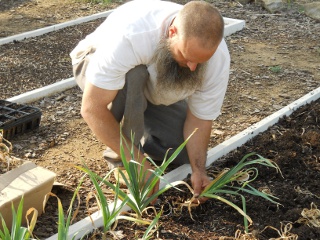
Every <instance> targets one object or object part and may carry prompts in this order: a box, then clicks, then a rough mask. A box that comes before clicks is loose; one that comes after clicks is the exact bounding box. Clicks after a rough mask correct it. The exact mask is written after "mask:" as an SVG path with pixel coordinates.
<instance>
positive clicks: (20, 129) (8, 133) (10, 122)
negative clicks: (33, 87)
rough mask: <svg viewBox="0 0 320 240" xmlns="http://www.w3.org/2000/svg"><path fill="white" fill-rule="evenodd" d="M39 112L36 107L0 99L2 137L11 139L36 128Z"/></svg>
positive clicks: (38, 123) (38, 121) (39, 118)
mask: <svg viewBox="0 0 320 240" xmlns="http://www.w3.org/2000/svg"><path fill="white" fill-rule="evenodd" d="M41 114H42V113H41V111H40V109H38V108H36V107H31V106H27V105H23V104H18V103H13V102H10V101H6V100H0V129H2V130H3V137H4V138H5V139H11V138H13V137H14V136H17V135H19V134H23V133H25V132H27V131H30V130H33V129H36V128H38V127H39V125H40V120H41Z"/></svg>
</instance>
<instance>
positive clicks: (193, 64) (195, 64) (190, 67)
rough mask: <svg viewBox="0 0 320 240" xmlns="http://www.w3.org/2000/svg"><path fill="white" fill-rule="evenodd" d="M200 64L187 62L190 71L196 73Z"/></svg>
mask: <svg viewBox="0 0 320 240" xmlns="http://www.w3.org/2000/svg"><path fill="white" fill-rule="evenodd" d="M197 65H198V63H194V62H187V66H188V68H189V69H190V71H192V72H193V71H195V70H196V68H197Z"/></svg>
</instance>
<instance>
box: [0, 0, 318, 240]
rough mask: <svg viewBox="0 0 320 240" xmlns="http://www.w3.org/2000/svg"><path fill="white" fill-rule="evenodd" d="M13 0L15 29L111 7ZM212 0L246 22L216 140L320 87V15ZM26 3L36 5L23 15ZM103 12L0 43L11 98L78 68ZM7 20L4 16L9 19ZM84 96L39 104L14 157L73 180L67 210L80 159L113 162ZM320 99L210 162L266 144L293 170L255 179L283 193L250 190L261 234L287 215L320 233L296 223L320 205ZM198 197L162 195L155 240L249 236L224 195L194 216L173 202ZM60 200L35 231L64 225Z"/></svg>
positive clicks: (4, 87)
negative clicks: (268, 195)
mask: <svg viewBox="0 0 320 240" xmlns="http://www.w3.org/2000/svg"><path fill="white" fill-rule="evenodd" d="M3 2H4V3H5V5H1V6H0V15H1V16H0V17H3V16H4V19H9V20H10V21H7V24H6V27H9V28H10V29H11V30H12V31H5V32H1V34H2V35H1V36H8V35H12V34H17V33H20V32H24V31H30V30H32V29H30V27H31V26H38V27H39V26H42V27H43V26H47V25H50V24H53V23H57V22H58V20H59V19H58V17H59V16H64V17H60V20H61V21H66V20H71V19H73V18H76V17H78V16H85V15H89V14H92V13H94V12H99V11H103V10H105V9H108V7H106V6H103V5H99V4H97V5H95V4H86V3H83V2H80V3H79V2H74V1H72V0H71V1H67V0H61V1H60V0H59V1H55V3H53V2H52V1H48V0H39V1H19V2H17V1H8V0H5V1H1V4H2V3H3ZM178 2H181V3H184V2H186V1H178ZM212 2H214V3H215V4H216V6H217V7H218V8H219V9H220V10H221V11H222V13H223V15H224V16H225V17H230V18H237V19H244V20H245V21H246V27H245V29H243V30H242V31H240V32H238V33H236V34H233V35H231V36H229V37H227V38H226V40H227V43H228V46H229V50H230V54H231V58H232V63H231V72H230V82H229V87H228V91H227V94H226V99H225V102H224V106H223V109H222V115H221V116H220V117H219V118H218V119H217V120H215V121H214V122H213V127H212V133H211V145H210V147H214V146H215V145H217V144H219V143H221V142H223V141H224V140H227V139H228V138H230V137H231V136H233V135H235V134H237V133H239V132H241V131H242V130H244V129H246V128H247V127H249V126H250V125H252V124H254V123H256V122H258V121H260V120H261V119H263V118H264V117H266V116H268V115H270V114H272V113H273V112H275V111H276V110H279V109H280V108H282V107H284V106H286V105H287V104H289V103H291V102H293V101H294V100H296V99H298V98H300V97H301V96H303V95H304V94H306V93H308V92H310V91H311V90H313V89H316V88H317V87H319V86H320V73H319V72H320V71H319V70H320V62H319V58H320V52H319V49H320V45H319V38H320V31H319V27H320V23H317V22H315V21H314V20H312V19H310V18H308V17H306V16H305V15H304V14H303V11H302V10H301V7H299V6H296V5H290V6H288V8H286V9H283V10H282V11H280V12H277V13H275V14H269V13H268V12H266V11H265V10H264V9H263V8H262V7H261V6H260V5H259V4H254V3H252V4H246V5H240V4H238V3H237V2H236V1H212ZM297 2H300V1H297ZM301 2H306V1H301ZM73 4H75V5H73ZM3 6H5V7H3ZM40 6H41V7H40ZM70 6H72V7H71V8H72V10H71V9H70ZM44 9H45V10H44ZM48 10H50V11H51V12H52V13H53V12H56V13H58V14H55V15H54V14H51V15H50V13H48V12H46V11H48ZM89 10H90V11H89ZM23 11H24V12H25V13H26V14H22V13H21V12H23ZM30 11H31V12H33V14H38V15H41V14H43V15H41V17H40V19H39V18H37V17H34V18H32V17H30V16H32V14H31V13H30ZM75 12H76V13H75ZM70 13H71V14H70ZM3 14H4V15H3ZM20 15H21V16H22V18H21V16H20ZM53 16H55V17H53ZM13 18H14V19H13ZM53 20H55V21H54V22H53ZM60 20H59V21H60ZM101 21H102V20H97V21H93V22H88V23H84V24H81V25H78V26H74V27H70V28H66V29H63V30H60V31H57V32H53V33H50V34H46V35H43V36H40V37H36V38H32V39H27V40H24V41H20V42H16V43H10V44H5V45H3V46H0V95H1V97H2V98H3V99H6V98H10V97H13V96H16V95H18V94H20V93H23V92H26V91H29V90H32V89H36V88H39V87H42V86H46V85H48V84H51V83H54V82H57V81H60V80H62V79H66V78H69V77H71V76H72V73H71V63H70V59H69V56H68V54H69V52H70V51H71V49H72V48H73V47H74V46H75V45H76V43H77V42H78V41H79V40H81V39H82V38H83V37H84V36H85V35H87V34H88V33H90V32H91V31H93V29H94V28H95V27H96V26H98V25H99V23H100V22H101ZM0 22H1V24H2V23H4V21H2V20H1V21H0ZM25 23H28V24H25ZM33 24H37V25H33ZM39 24H40V25H39ZM33 29H34V28H33ZM9 32H10V33H9ZM277 69H278V70H279V71H278V70H277ZM80 102H81V92H80V90H79V89H78V88H73V89H70V90H68V91H65V92H63V93H60V94H56V95H54V96H50V97H47V98H44V99H41V100H39V101H37V102H34V103H32V105H34V106H36V107H39V108H40V109H41V110H42V114H43V115H42V119H41V124H40V128H39V129H37V130H36V131H32V132H28V133H26V134H23V135H21V136H17V137H16V138H14V139H12V140H11V142H12V144H13V146H14V148H13V152H12V154H13V155H14V156H17V157H20V158H22V159H27V160H31V161H33V162H35V163H36V164H38V165H40V166H43V167H46V168H48V169H50V170H52V171H54V172H56V173H57V181H58V182H60V183H62V184H64V185H65V187H64V188H61V187H54V189H53V192H54V193H56V194H57V195H58V196H59V197H60V198H61V200H62V201H63V205H64V206H65V209H67V208H68V205H69V203H70V199H71V196H72V191H73V190H74V188H75V187H76V185H77V184H78V180H79V178H80V176H81V173H79V171H78V170H76V169H75V168H74V167H73V165H77V164H81V160H84V161H86V163H87V164H88V165H89V167H90V168H91V169H92V170H94V171H96V172H98V173H99V174H104V173H105V172H106V171H107V170H108V169H107V167H106V165H105V163H104V162H103V160H102V158H101V154H102V151H103V149H104V146H102V145H101V144H100V143H99V142H98V141H97V140H96V138H95V136H94V135H92V134H91V132H90V130H89V129H88V127H87V126H86V124H85V123H84V121H83V120H82V118H81V116H80V114H79V109H80ZM319 105H320V103H319V101H317V102H316V103H313V104H310V105H309V106H306V107H305V108H302V109H300V110H298V111H296V112H295V114H294V115H292V116H290V117H288V118H285V119H283V120H281V121H280V124H278V125H275V126H274V127H272V128H271V129H270V130H269V131H266V132H265V133H263V134H261V135H259V136H258V137H256V138H254V139H252V140H251V141H250V142H248V143H247V144H246V145H245V146H243V147H241V148H238V149H237V150H236V151H234V152H232V153H230V154H229V155H228V156H226V157H224V158H223V159H221V160H220V161H219V162H217V163H215V164H213V166H212V167H211V168H210V169H209V170H208V172H209V173H210V174H211V173H213V172H216V171H219V170H221V169H223V168H225V167H231V166H234V165H235V163H236V162H238V161H239V159H241V158H242V157H243V156H244V155H245V154H247V153H250V152H257V153H259V154H260V155H262V156H264V157H267V158H270V159H271V160H273V161H275V162H277V163H278V164H279V166H280V168H281V170H282V173H283V175H284V178H281V175H280V174H278V173H276V172H275V171H274V170H271V169H266V168H262V169H261V171H260V172H259V173H260V174H259V177H258V179H257V180H256V182H255V184H256V185H255V186H256V187H258V188H259V187H267V188H268V189H269V190H270V191H271V192H272V193H273V194H274V195H275V196H277V197H279V202H280V203H281V204H282V205H280V206H279V207H277V206H275V205H273V204H271V203H268V202H266V201H264V200H262V199H258V198H253V197H250V196H249V197H247V209H248V215H249V216H250V217H251V218H252V220H253V222H254V224H253V226H251V228H250V230H251V232H252V234H253V235H255V236H256V239H271V238H279V239H280V236H279V235H278V233H277V232H276V231H275V230H272V229H270V228H269V229H267V230H265V231H263V232H261V231H262V230H263V229H264V228H265V227H266V226H273V227H275V228H276V229H278V230H280V226H281V225H280V224H281V222H282V223H283V224H287V223H289V222H291V223H292V229H291V230H290V232H291V233H293V234H297V235H298V236H299V239H310V240H311V239H320V233H319V228H315V227H309V226H306V225H305V224H302V223H297V222H296V221H297V220H298V219H299V218H300V217H301V211H302V210H303V209H304V208H308V209H310V204H311V203H312V202H313V203H314V204H316V206H318V207H319V206H320V200H319V198H320V189H319V186H318V185H319V184H318V182H319V179H320V178H319V170H320V169H319V158H320V153H319V148H320V147H319V142H320V127H319V125H320V124H319V116H320V113H319V109H320V107H319ZM91 189H92V185H91V184H90V182H89V181H85V183H84V187H83V189H82V190H81V193H82V196H83V198H82V200H83V201H82V204H81V208H80V212H79V215H78V218H77V219H76V221H78V220H80V219H81V218H83V217H84V216H86V214H87V210H86V207H85V196H86V194H87V193H88V192H89V191H90V190H91ZM108 194H111V193H108ZM189 197H190V194H186V193H181V192H177V191H171V190H170V192H167V193H165V194H164V195H163V196H162V197H161V200H162V203H163V206H164V208H165V210H166V211H165V213H164V216H163V217H161V219H160V224H161V226H160V228H159V231H158V232H157V233H155V234H154V239H157V238H158V239H219V237H222V236H225V237H226V236H228V237H229V238H227V237H226V238H224V239H240V238H233V237H232V236H235V232H236V230H238V229H239V230H242V231H243V219H242V216H241V215H240V214H239V213H238V212H236V211H234V210H233V209H231V208H230V207H228V206H226V205H225V204H223V203H220V202H217V201H214V200H209V201H207V202H206V203H205V204H202V205H201V206H199V207H197V208H195V209H193V211H192V213H193V217H194V218H195V219H196V221H195V222H194V221H193V220H192V219H191V218H190V216H189V213H188V211H187V209H186V208H184V209H182V211H181V212H180V211H179V210H178V208H176V207H177V206H173V202H176V201H178V202H182V201H184V200H186V199H187V198H189ZM92 201H93V200H92ZM56 202H57V201H56V199H55V198H50V199H49V202H48V204H47V207H46V213H44V214H43V215H42V216H41V217H39V219H38V223H37V226H36V229H35V232H34V233H35V234H36V236H37V237H39V238H40V239H44V238H47V237H49V236H51V235H52V234H54V233H56V231H57V230H56V229H57V225H56V221H57V203H56ZM234 202H235V203H237V204H240V201H239V199H234ZM169 205H172V206H173V207H174V209H173V212H172V213H171V214H168V211H167V210H168V206H169ZM93 207H94V206H93ZM288 226H289V225H288ZM116 230H123V234H124V237H123V239H134V238H135V237H136V236H142V231H143V227H141V226H136V225H132V224H131V223H130V224H127V223H124V222H120V223H119V226H118V228H117V229H116ZM94 238H99V237H98V236H95V237H94ZM221 239H222V238H221ZM246 239H249V238H246ZM282 239H285V238H282ZM287 239H289V238H287ZM292 239H294V238H292Z"/></svg>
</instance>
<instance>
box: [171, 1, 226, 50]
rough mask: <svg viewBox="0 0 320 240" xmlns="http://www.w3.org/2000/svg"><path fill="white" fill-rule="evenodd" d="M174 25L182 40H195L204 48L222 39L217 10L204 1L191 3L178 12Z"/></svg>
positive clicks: (212, 45) (222, 23)
mask: <svg viewBox="0 0 320 240" xmlns="http://www.w3.org/2000/svg"><path fill="white" fill-rule="evenodd" d="M174 24H175V25H176V27H177V29H178V34H179V35H180V37H182V38H183V39H185V40H187V39H190V38H197V39H199V40H200V42H201V44H202V45H203V47H205V48H212V47H215V46H217V44H219V43H220V41H221V40H222V38H223V30H224V22H223V18H222V16H221V14H220V12H219V10H218V9H217V8H215V7H214V6H213V5H212V4H210V3H208V2H205V1H191V2H188V3H187V4H185V5H184V7H183V8H182V9H181V10H180V11H179V13H178V15H177V17H176V19H175V21H174Z"/></svg>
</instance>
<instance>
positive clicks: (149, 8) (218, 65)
mask: <svg viewBox="0 0 320 240" xmlns="http://www.w3.org/2000/svg"><path fill="white" fill-rule="evenodd" d="M181 8H182V5H179V4H176V3H172V2H167V1H159V0H135V1H131V2H128V3H126V4H123V5H122V6H120V7H119V8H117V9H116V10H114V11H113V12H112V13H111V14H110V15H109V17H108V18H107V19H106V20H105V21H104V22H103V23H102V24H101V25H100V26H99V27H98V28H97V29H96V30H95V31H94V32H93V33H91V34H90V35H88V36H87V37H86V38H85V39H84V40H82V41H81V42H80V43H79V44H78V45H77V46H76V48H75V49H74V50H73V51H72V52H71V53H70V56H71V58H72V64H77V63H78V62H79V61H80V60H81V56H83V52H85V51H87V49H90V48H92V47H93V48H95V49H96V52H95V53H94V54H93V55H92V56H91V58H90V62H89V65H88V68H87V71H86V79H87V81H90V82H91V83H92V84H93V85H95V86H97V87H99V88H102V89H109V90H118V89H122V88H123V86H124V84H125V75H126V73H127V72H128V71H129V70H130V69H132V68H134V67H135V66H138V65H141V64H144V65H146V66H147V67H148V71H149V74H150V81H148V82H147V86H146V88H145V91H144V93H145V96H146V98H147V99H148V101H150V102H151V103H153V104H164V105H170V104H172V103H175V102H177V101H179V100H182V99H187V102H188V106H189V108H190V110H191V112H192V113H193V114H194V115H195V116H196V117H198V118H200V119H204V120H212V119H215V118H216V117H218V116H219V114H220V109H221V106H222V103H223V99H224V95H225V92H226V89H227V84H228V79H229V68H230V56H229V51H228V48H227V45H226V43H225V41H224V40H222V42H221V43H220V45H219V47H218V49H217V50H216V52H215V54H214V55H213V56H212V57H211V59H210V60H209V61H208V66H207V71H206V74H205V79H204V80H203V84H202V87H201V89H197V90H195V91H194V92H180V93H177V92H168V93H167V95H166V97H165V98H163V97H161V98H157V97H156V96H157V94H156V92H154V91H155V88H154V86H155V85H156V81H157V77H156V72H155V70H154V66H153V64H151V59H152V57H153V54H154V51H155V49H156V47H157V44H158V42H159V40H160V39H161V38H164V37H165V36H166V35H167V32H168V27H169V26H170V24H171V22H172V20H173V19H174V17H175V16H176V14H177V12H178V11H179V10H180V9H181ZM79 56H80V57H79Z"/></svg>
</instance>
